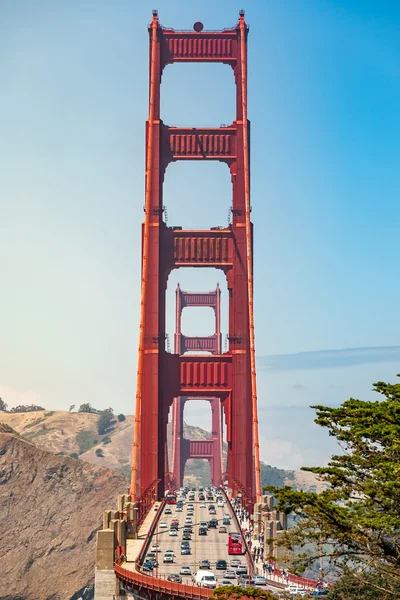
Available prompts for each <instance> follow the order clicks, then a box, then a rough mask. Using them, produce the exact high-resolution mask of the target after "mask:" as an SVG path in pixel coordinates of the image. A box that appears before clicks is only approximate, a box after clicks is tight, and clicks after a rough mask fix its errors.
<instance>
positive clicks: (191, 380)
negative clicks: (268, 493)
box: [132, 14, 259, 503]
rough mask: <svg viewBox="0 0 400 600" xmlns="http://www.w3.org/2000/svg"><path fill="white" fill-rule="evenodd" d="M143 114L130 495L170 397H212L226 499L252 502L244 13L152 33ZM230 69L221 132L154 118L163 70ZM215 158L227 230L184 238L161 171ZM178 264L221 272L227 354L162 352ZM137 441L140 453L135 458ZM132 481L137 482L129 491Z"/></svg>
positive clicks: (151, 461)
mask: <svg viewBox="0 0 400 600" xmlns="http://www.w3.org/2000/svg"><path fill="white" fill-rule="evenodd" d="M149 33H150V110H149V120H148V122H147V128H146V143H147V153H146V203H145V224H144V227H143V246H142V247H143V251H142V260H143V268H142V303H141V307H142V310H141V320H140V343H139V362H138V384H137V394H136V412H135V446H134V465H133V471H132V493H136V492H138V493H139V494H141V493H142V492H143V491H144V490H145V489H146V488H148V486H149V485H150V484H151V482H153V481H154V480H156V479H161V480H162V482H161V483H160V484H159V488H158V495H159V496H160V497H161V496H162V494H163V491H164V488H163V482H164V477H163V476H164V470H165V468H166V467H165V465H166V460H165V440H166V426H167V421H168V412H169V409H170V407H171V405H172V402H173V398H174V397H177V396H179V395H181V396H196V397H203V398H206V397H207V398H210V397H216V398H218V400H219V402H220V403H222V406H223V410H224V415H225V421H226V429H227V443H228V460H227V474H228V481H229V485H230V486H231V487H232V488H233V493H234V494H235V493H237V492H238V491H239V490H240V491H241V492H242V493H244V495H245V497H246V498H248V500H249V502H250V503H251V502H253V501H254V500H255V499H256V497H257V496H258V495H259V459H258V432H257V405H256V403H257V393H256V387H255V362H254V356H255V355H254V319H253V311H252V306H253V304H252V294H253V291H252V281H253V275H252V261H253V256H252V225H251V223H250V196H249V189H250V186H249V123H248V121H247V92H246V90H247V34H248V28H247V25H246V23H245V21H244V16H243V14H241V15H240V18H239V22H238V24H237V26H236V27H234V28H232V29H226V30H223V31H215V32H210V31H208V32H207V31H196V32H181V31H174V30H171V29H165V28H162V27H161V26H160V25H159V23H158V18H157V16H156V15H154V17H153V22H152V24H151V27H150V30H149ZM179 61H188V62H204V61H208V62H222V63H227V64H230V65H231V66H232V68H233V71H234V78H235V83H236V119H235V121H234V122H233V123H232V125H230V126H228V127H221V128H181V127H168V126H166V125H164V124H163V123H162V121H161V118H160V85H161V74H162V70H163V68H164V67H165V66H166V65H167V64H169V63H173V62H179ZM188 159H194V160H220V161H222V162H225V163H226V164H227V166H228V167H229V170H230V177H231V181H232V223H231V224H230V225H229V227H227V228H222V229H212V230H210V231H205V230H200V231H183V230H181V229H180V228H178V227H174V228H169V227H167V225H166V224H165V222H164V221H163V199H162V187H163V179H164V172H165V169H166V168H167V166H168V164H169V163H170V162H171V161H175V160H188ZM183 266H198V267H200V266H201V267H204V266H210V267H217V268H221V269H222V271H223V272H224V273H225V275H226V279H227V285H228V293H229V334H228V335H229V351H228V353H226V354H215V355H213V356H207V357H204V356H196V357H195V356H185V355H184V356H179V355H176V354H175V355H170V354H169V355H168V353H166V351H165V292H166V286H167V280H168V276H169V273H170V271H171V270H172V269H173V268H176V267H183ZM139 444H140V451H139ZM136 484H138V485H136Z"/></svg>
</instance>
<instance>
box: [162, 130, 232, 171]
mask: <svg viewBox="0 0 400 600" xmlns="http://www.w3.org/2000/svg"><path fill="white" fill-rule="evenodd" d="M236 134H237V130H236V125H231V126H229V127H224V128H219V129H216V128H207V129H206V128H200V127H191V128H186V127H166V126H164V128H163V129H162V144H163V150H164V159H165V160H166V164H165V166H167V165H168V163H170V162H172V161H174V160H178V159H180V160H189V159H190V160H204V159H211V160H220V161H222V162H226V163H228V164H231V162H232V161H233V160H234V159H235V158H236V139H237V135H236Z"/></svg>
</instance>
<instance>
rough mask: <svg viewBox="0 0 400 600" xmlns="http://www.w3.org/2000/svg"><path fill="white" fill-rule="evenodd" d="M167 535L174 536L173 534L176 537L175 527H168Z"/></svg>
mask: <svg viewBox="0 0 400 600" xmlns="http://www.w3.org/2000/svg"><path fill="white" fill-rule="evenodd" d="M168 535H170V536H172V537H174V536H175V537H177V535H178V530H177V529H170V530H169V534H168Z"/></svg>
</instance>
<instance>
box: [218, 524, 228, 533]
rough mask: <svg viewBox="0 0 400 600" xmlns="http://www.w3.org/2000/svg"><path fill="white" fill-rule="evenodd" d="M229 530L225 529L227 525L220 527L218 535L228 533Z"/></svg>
mask: <svg viewBox="0 0 400 600" xmlns="http://www.w3.org/2000/svg"><path fill="white" fill-rule="evenodd" d="M227 531H228V530H227V528H226V527H225V525H220V526H219V527H218V533H227Z"/></svg>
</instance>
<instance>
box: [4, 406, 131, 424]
mask: <svg viewBox="0 0 400 600" xmlns="http://www.w3.org/2000/svg"><path fill="white" fill-rule="evenodd" d="M0 410H1V409H0ZM117 419H118V421H119V422H120V423H122V421H125V419H126V417H125V415H123V414H122V413H121V414H120V415H118V417H117Z"/></svg>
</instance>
